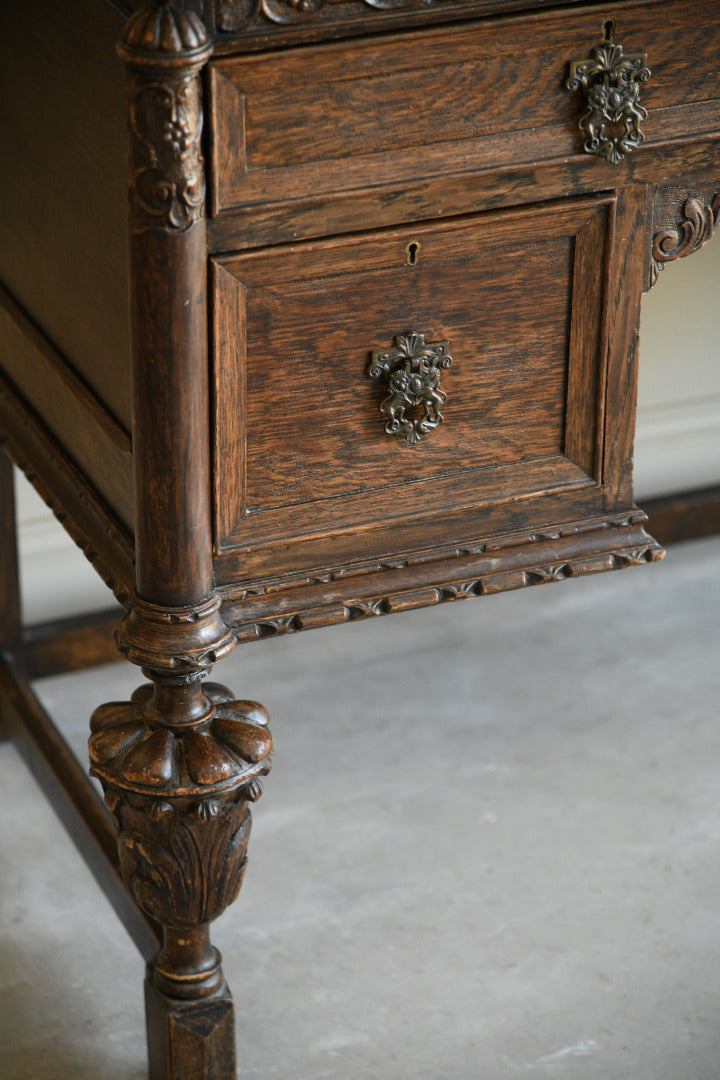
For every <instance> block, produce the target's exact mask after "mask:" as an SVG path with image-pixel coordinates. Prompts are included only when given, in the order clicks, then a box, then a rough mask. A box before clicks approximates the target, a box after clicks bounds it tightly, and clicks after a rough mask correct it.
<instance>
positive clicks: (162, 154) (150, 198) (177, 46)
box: [118, 2, 212, 232]
mask: <svg viewBox="0 0 720 1080" xmlns="http://www.w3.org/2000/svg"><path fill="white" fill-rule="evenodd" d="M118 53H119V55H120V57H121V58H122V59H123V60H124V61H125V64H126V68H127V91H128V106H129V122H130V161H129V188H130V220H131V226H132V228H133V230H134V231H136V232H142V231H144V230H146V229H153V228H159V229H165V230H168V231H171V232H183V231H185V230H187V229H189V228H190V227H191V226H192V225H193V224H194V223H195V222H196V221H198V220H200V219H201V218H202V216H203V213H204V206H205V176H204V163H203V158H202V153H201V136H202V124H203V110H202V96H201V85H200V80H199V78H198V73H199V71H200V69H201V68H202V67H203V65H204V64H205V63H206V61H207V59H208V57H209V56H210V54H211V53H212V45H211V44H210V42H209V41H208V38H207V34H206V32H205V28H204V26H203V24H202V22H201V21H200V19H199V18H198V17H197V15H194V14H193V13H192V12H190V11H182V10H180V9H178V8H175V7H173V6H172V4H171V3H169V2H167V3H159V4H158V5H157V6H156V7H154V8H152V9H147V8H143V9H141V10H140V11H138V12H136V13H135V15H134V16H133V17H132V18H131V19H130V20H129V22H128V24H127V26H126V29H125V33H124V35H123V38H122V40H121V42H120V44H119V45H118Z"/></svg>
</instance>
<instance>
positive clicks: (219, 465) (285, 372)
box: [215, 198, 614, 553]
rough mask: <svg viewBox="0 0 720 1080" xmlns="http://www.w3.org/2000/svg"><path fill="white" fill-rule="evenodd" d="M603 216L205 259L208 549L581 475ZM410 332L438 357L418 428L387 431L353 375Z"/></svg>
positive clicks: (596, 459)
mask: <svg viewBox="0 0 720 1080" xmlns="http://www.w3.org/2000/svg"><path fill="white" fill-rule="evenodd" d="M613 212H614V203H613V200H612V199H610V198H598V199H584V200H580V199H578V200H566V201H565V202H563V203H557V204H549V205H546V206H539V207H534V208H532V207H531V208H523V209H522V210H516V211H501V212H497V213H494V214H485V215H481V216H477V217H474V218H470V219H467V218H466V219H457V220H454V221H448V222H445V223H443V224H438V225H431V226H423V227H420V228H407V229H398V230H394V231H392V232H382V233H375V234H372V235H370V234H369V235H367V236H365V237H360V238H357V239H352V240H335V241H326V242H317V243H307V244H301V245H296V246H294V247H286V248H276V249H272V250H268V251H264V252H254V253H249V254H243V255H239V256H228V257H224V258H221V259H218V260H217V261H216V263H215V270H216V274H215V277H216V320H217V326H216V404H215V409H216V430H217V446H216V465H215V471H216V484H217V495H216V503H217V512H218V516H217V540H218V546H219V548H220V549H221V550H222V549H225V550H228V549H232V548H246V549H247V548H249V547H254V546H258V545H262V544H267V543H272V542H277V541H282V543H283V544H284V545H285V546H286V547H287V546H288V545H292V542H293V540H297V539H298V538H306V539H307V538H308V537H312V536H319V535H322V534H323V533H325V534H327V533H328V532H329V531H332V532H333V533H334V534H336V535H337V534H339V533H343V532H344V533H346V534H348V535H350V534H352V532H353V530H357V529H358V528H359V527H360V526H362V527H363V528H365V527H370V528H371V529H373V528H374V529H376V530H379V531H383V530H387V529H388V528H394V527H395V526H396V525H397V524H398V523H401V522H403V521H408V520H417V519H423V518H428V517H435V518H437V517H438V516H442V515H443V514H447V513H452V512H453V511H455V510H457V509H458V508H459V507H473V506H477V505H483V504H485V505H487V504H489V503H492V502H493V501H495V502H498V501H503V500H507V499H508V498H509V497H527V496H530V495H532V494H533V493H537V492H541V491H542V492H547V491H551V490H559V489H564V488H568V487H583V486H587V487H592V488H595V487H597V483H598V479H599V477H600V471H601V464H600V462H601V449H602V446H601V434H602V424H601V416H602V394H603V385H604V364H605V353H606V346H605V344H604V336H603V335H604V331H603V318H604V309H605V304H606V297H605V289H604V284H603V279H604V274H605V267H606V258H607V253H608V247H609V236H610V232H611V228H612V220H613ZM411 334H423V335H424V338H425V341H426V343H427V344H428V345H430V344H438V343H444V344H443V349H444V351H445V353H446V354H447V355H448V356H449V357H451V359H452V363H451V365H450V366H449V367H444V368H442V369H441V374H440V381H441V386H440V389H441V396H443V395H447V398H446V400H445V401H444V402H442V404H441V410H442V416H443V420H442V422H440V423H438V424H437V426H431V429H430V430H428V431H426V432H424V433H422V432H421V433H420V434H421V435H422V437H421V438H420V439H418V441H413V439H412V438H410V437H409V436H410V432H409V431H408V430H404V431H403V430H400V431H398V432H397V433H396V434H390V433H388V431H387V430H386V428H387V426H388V415H387V412H386V413H383V412H381V411H380V406H381V405H382V404H383V402H386V400H387V398H388V396H389V389H388V385H387V384H386V383H384V382H383V380H382V379H376V378H372V377H371V376H370V375H369V370H370V368H371V366H372V357H373V353H374V352H376V351H381V350H386V349H389V348H391V347H393V345H394V344H396V345H397V343H398V339H401V340H402V339H403V338H404V337H407V336H409V335H411ZM423 409H424V405H423V404H420V405H418V406H417V407H416V408H415V410H414V418H415V419H418V418H420V419H422V417H423V416H424V415H425V413H424V412H423ZM431 415H432V413H431ZM407 416H408V417H412V416H413V409H412V408H411V407H409V406H408V408H407ZM389 426H392V425H389ZM365 542H366V541H365V540H360V539H359V538H358V540H357V545H358V553H362V550H363V545H364V544H365ZM350 543H351V547H352V541H351V542H350Z"/></svg>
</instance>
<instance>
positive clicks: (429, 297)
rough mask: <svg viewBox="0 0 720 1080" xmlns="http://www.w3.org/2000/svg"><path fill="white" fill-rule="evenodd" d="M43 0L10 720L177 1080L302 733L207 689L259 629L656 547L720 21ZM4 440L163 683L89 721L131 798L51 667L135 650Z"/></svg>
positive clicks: (201, 1032) (711, 151)
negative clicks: (63, 582)
mask: <svg viewBox="0 0 720 1080" xmlns="http://www.w3.org/2000/svg"><path fill="white" fill-rule="evenodd" d="M9 6H10V8H11V10H7V11H5V12H4V13H3V24H4V25H3V35H2V41H1V43H0V53H1V54H2V55H1V56H0V70H1V71H2V79H3V80H4V86H3V91H2V93H1V94H0V100H1V101H2V118H1V120H2V127H1V130H2V140H3V161H4V164H3V170H2V179H1V181H0V184H1V185H2V196H3V198H2V203H3V207H4V211H5V212H4V214H3V216H2V224H1V225H0V280H2V283H3V292H2V301H1V305H0V434H1V437H2V441H3V444H4V447H5V450H6V451H7V454H8V455H9V457H8V458H5V457H3V462H2V466H1V467H0V501H1V502H2V506H3V524H4V539H3V543H2V547H1V548H0V556H1V558H2V596H3V604H2V608H1V609H0V643H1V644H2V646H3V660H2V668H1V669H0V683H1V688H2V691H3V696H2V718H3V722H4V724H5V726H6V728H7V730H8V731H9V732H11V733H12V734H14V736H15V737H16V738H17V740H18V744H19V746H20V747H21V749H23V751H24V752H25V754H26V757H27V758H28V760H29V761H30V763H31V764H32V766H33V768H34V770H35V772H36V774H37V776H38V778H39V780H40V782H41V784H42V786H43V788H44V789H45V791H46V792H47V793H48V795H49V796H50V797H51V798H52V799H53V801H54V802H55V804H56V805H57V807H58V810H59V812H60V813H61V814H62V816H63V818H64V820H65V821H66V823H67V824H68V825H69V827H70V828H71V829H72V830H73V832H74V834H75V837H76V840H77V842H78V844H79V845H80V846H81V848H82V850H83V851H84V853H85V854H86V856H87V858H88V860H89V861H90V863H91V865H92V867H93V869H94V870H95V872H96V874H97V875H98V877H99V879H100V880H101V882H102V883H103V885H104V887H105V889H106V891H107V893H108V895H109V897H110V898H111V900H112V901H113V903H114V904H115V906H116V907H117V909H118V911H119V912H120V913H121V915H122V917H123V919H124V920H125V922H126V925H127V926H128V928H129V930H130V931H131V933H132V934H133V936H134V937H135V939H136V941H137V943H138V945H139V947H140V948H141V950H142V952H143V954H144V955H145V956H146V958H147V960H148V976H147V979H146V1006H147V1018H148V1039H149V1048H150V1070H151V1075H152V1077H154V1078H166V1077H167V1078H173V1080H191V1078H192V1080H197V1078H205V1080H227V1078H229V1077H232V1076H234V1075H235V1050H234V1027H233V1015H232V1000H231V997H230V992H229V990H228V988H227V986H226V984H225V982H224V979H223V975H222V970H221V967H220V961H219V956H218V954H217V952H216V950H215V949H214V948H213V946H212V945H211V944H210V939H209V923H210V922H211V921H212V919H213V918H215V917H216V916H217V915H218V914H219V913H220V912H221V911H222V910H223V909H224V908H225V907H226V906H227V905H228V904H229V903H230V902H231V901H232V900H233V899H234V897H235V896H236V895H237V892H238V890H239V887H240V883H241V880H242V876H243V872H244V868H245V859H246V848H247V844H248V837H249V831H250V813H249V809H248V808H249V804H250V803H251V802H252V801H254V800H256V799H257V798H258V796H259V795H260V792H261V777H262V776H263V775H264V774H266V773H267V771H268V769H269V766H270V757H271V751H272V740H271V737H270V735H269V732H268V729H267V715H266V713H265V710H264V709H263V707H262V706H261V705H258V704H257V703H253V702H247V701H243V700H237V699H236V697H235V695H234V694H233V693H232V692H230V691H229V690H227V689H226V688H224V687H223V686H221V685H219V684H214V683H207V682H203V681H202V680H203V677H204V676H205V675H206V674H207V673H208V672H209V670H210V668H211V667H212V665H213V664H214V663H215V662H216V661H218V660H220V659H222V657H223V656H224V655H226V654H227V653H228V652H229V651H230V649H232V648H233V647H234V646H235V644H236V643H238V642H245V641H250V640H253V639H256V638H259V637H266V636H268V635H274V634H281V633H288V632H295V631H298V630H302V629H306V628H311V627H315V626H322V625H330V624H338V625H339V624H342V623H344V622H347V621H349V620H353V619H358V618H367V617H373V616H376V615H384V614H389V613H392V612H395V611H404V610H407V609H409V608H414V607H421V606H423V605H429V604H436V603H440V602H446V601H457V600H460V599H463V598H466V597H473V596H481V595H485V594H487V593H493V592H498V591H502V590H507V589H514V588H518V587H521V586H525V585H534V584H540V583H542V582H550V581H556V580H559V579H562V578H567V577H574V576H576V575H580V574H587V573H595V572H598V571H601V570H611V569H616V568H622V567H626V566H632V565H637V564H642V563H646V562H650V561H653V560H655V559H658V558H660V557H661V555H662V551H661V549H660V547H659V545H658V544H657V543H655V541H654V540H652V538H651V537H650V536H648V535H647V533H646V532H645V529H644V521H645V517H644V515H643V514H642V512H641V511H639V510H638V509H637V508H636V506H635V504H634V501H633V491H632V440H633V431H634V419H635V391H636V352H637V349H636V346H637V332H638V318H639V311H640V300H641V295H642V292H643V290H646V289H648V288H649V287H650V286H651V285H652V284H653V282H654V280H655V278H656V277H657V274H658V273H659V272H660V271H661V270H662V268H663V265H664V263H665V262H666V261H668V260H670V259H674V258H678V257H680V256H682V255H686V254H689V253H691V252H692V251H694V250H696V249H697V248H698V247H699V246H701V244H703V243H704V242H705V241H706V240H707V239H708V237H709V236H710V235H711V234H712V232H713V229H714V227H715V225H716V223H717V219H718V214H719V211H720V69H718V65H717V57H718V53H719V52H720V7H718V4H717V3H716V2H715V0H622V2H620V0H616V2H614V3H606V2H602V3H601V2H595V0H588V2H584V3H580V2H566V3H562V2H560V3H556V2H554V0H553V2H552V3H551V2H550V0H190V2H188V3H187V4H186V5H185V7H184V8H183V9H181V8H180V7H178V6H174V5H173V4H171V3H159V4H158V5H157V6H155V7H150V8H143V9H140V10H138V11H136V12H135V13H134V14H131V10H130V9H131V7H133V6H134V5H130V6H128V7H124V5H123V4H121V3H117V4H110V3H107V2H106V0H71V2H68V3H62V4H57V3H51V2H50V0H41V2H39V3H37V4H35V5H33V6H32V7H29V6H27V5H25V4H22V3H20V2H19V0H17V2H15V3H12V4H10V5H9ZM128 17H129V18H128ZM117 39H119V40H120V45H119V46H118V52H119V56H120V60H121V61H122V65H124V70H125V91H124V92H123V80H122V65H121V64H120V62H119V61H118V59H117V57H116V56H115V49H114V43H115V41H116V40H117ZM128 128H129V154H128V157H127V163H126V160H125V158H126V146H127V133H126V132H127V129H128ZM128 177H129V184H128ZM128 192H129V214H128ZM128 296H129V297H130V301H129V303H128ZM9 459H12V460H14V461H15V462H16V463H17V464H18V465H20V466H21V467H22V468H23V469H24V470H25V472H26V473H27V474H28V476H29V477H30V479H31V480H32V482H33V483H34V484H35V486H36V487H37V489H38V490H39V491H40V493H41V494H42V495H43V496H44V498H45V499H46V500H47V501H48V503H49V504H50V505H51V506H52V507H53V508H54V510H55V511H56V513H57V515H58V517H59V518H60V520H61V521H63V523H64V524H65V526H66V528H67V529H68V531H69V532H70V534H71V535H72V536H73V537H74V538H75V539H76V541H77V542H78V543H79V544H80V546H81V547H82V548H83V550H84V551H85V553H86V555H87V557H88V558H89V559H90V560H91V562H92V563H93V565H94V566H95V567H96V569H97V570H98V572H99V573H100V574H101V575H102V576H103V578H104V579H105V581H106V582H107V584H108V586H109V588H110V589H112V591H113V592H114V593H115V596H116V597H117V599H118V600H119V601H120V603H121V605H122V606H123V608H124V609H125V614H124V616H123V618H122V619H121V621H120V623H119V625H118V627H117V630H116V640H117V645H118V648H119V649H120V650H121V652H122V653H123V654H124V655H125V656H127V657H128V658H129V659H130V660H131V661H133V662H134V663H136V664H137V665H138V666H139V667H141V668H142V671H143V673H144V674H145V676H146V678H147V679H148V682H146V683H145V684H143V685H142V686H141V687H140V688H139V689H138V691H137V693H136V694H135V695H134V696H133V700H132V701H129V702H119V703H118V702H115V703H101V702H98V706H99V707H98V709H97V710H96V712H95V713H94V715H93V717H92V721H91V728H92V737H91V740H90V761H91V768H92V773H93V775H94V776H95V777H97V778H98V779H99V780H100V782H101V784H102V787H103V789H104V792H105V801H106V803H107V806H108V807H109V809H110V811H111V816H110V815H109V814H108V813H107V811H106V810H105V808H104V807H103V806H102V803H101V802H100V800H99V798H98V796H97V794H96V791H95V788H94V787H93V785H92V784H91V783H90V781H89V780H88V779H87V777H86V776H85V774H84V772H83V769H82V767H81V766H80V765H79V764H78V763H77V762H75V761H74V760H73V759H72V756H71V755H70V754H69V752H68V750H67V747H66V746H65V745H64V743H63V741H62V739H61V737H60V736H59V734H58V733H57V731H56V730H55V729H54V727H53V725H52V722H51V720H50V718H49V717H48V716H47V715H46V714H45V713H44V712H43V710H42V708H41V707H40V705H39V703H38V701H37V699H36V698H35V697H34V695H33V693H32V691H31V689H30V687H29V684H28V680H29V679H30V678H31V677H32V676H33V675H38V674H41V673H48V672H49V671H58V670H67V669H70V668H72V667H76V666H78V665H79V664H81V663H83V662H92V661H93V660H96V659H104V658H106V657H107V650H106V649H105V647H104V646H103V644H102V638H101V635H100V630H101V629H102V625H101V624H102V620H100V622H99V623H98V624H97V625H96V626H93V624H92V623H87V624H86V623H78V624H75V625H71V626H66V627H64V628H60V629H58V630H53V629H48V628H45V629H44V630H43V631H42V632H37V631H35V632H31V631H26V630H24V629H23V627H22V626H21V620H20V614H19V598H18V587H17V574H16V551H15V539H14V534H13V531H12V529H11V527H10V524H11V510H12V481H11V472H10V465H9ZM95 631H97V633H96V632H95ZM158 950H159V951H158Z"/></svg>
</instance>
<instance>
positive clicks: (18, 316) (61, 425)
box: [0, 288, 135, 533]
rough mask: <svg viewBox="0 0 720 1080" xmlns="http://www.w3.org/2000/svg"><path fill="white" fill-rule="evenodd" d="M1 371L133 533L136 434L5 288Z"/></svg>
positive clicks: (0, 295) (0, 305) (0, 308)
mask: <svg viewBox="0 0 720 1080" xmlns="http://www.w3.org/2000/svg"><path fill="white" fill-rule="evenodd" d="M0 372H2V373H4V375H5V376H6V377H7V379H8V381H9V382H11V383H12V384H13V386H14V387H15V389H16V391H17V393H18V394H19V395H20V396H21V397H23V398H24V399H25V400H26V401H32V407H33V411H34V412H35V413H36V414H37V416H38V418H39V419H40V420H41V421H42V423H43V424H44V425H45V426H46V427H47V428H48V430H49V431H50V432H52V435H53V437H54V438H55V439H56V440H57V442H58V445H59V446H61V447H62V449H63V452H64V453H65V454H66V455H67V456H68V457H69V458H70V459H71V460H72V461H73V462H74V463H75V465H76V466H77V467H78V468H79V469H80V470H81V471H82V472H83V473H84V474H85V475H86V476H87V478H88V480H89V481H90V483H91V484H92V485H93V487H94V488H95V489H96V490H97V492H98V494H99V495H100V497H101V498H102V499H103V501H104V502H105V503H106V504H107V506H108V508H109V509H110V511H111V512H112V513H113V514H114V515H115V516H116V517H117V518H118V520H119V521H121V522H122V524H123V526H124V528H125V529H126V530H127V531H128V533H132V531H133V527H134V516H135V515H134V505H133V486H132V458H131V447H130V436H129V434H128V433H127V431H125V429H124V428H122V427H121V426H120V425H119V424H118V423H117V422H116V421H115V419H114V418H113V416H112V415H111V414H110V413H109V412H108V411H107V410H106V409H105V407H104V406H103V405H102V403H101V402H100V401H99V399H98V398H97V397H96V396H95V394H94V393H93V392H92V391H91V390H90V388H89V387H88V386H87V384H86V383H84V382H83V381H82V380H81V379H80V378H79V377H78V376H77V375H76V373H75V372H74V370H73V369H72V367H71V366H70V365H69V364H68V363H67V362H66V361H65V360H64V358H63V357H62V356H60V355H59V354H58V353H57V352H56V351H55V349H54V348H53V347H52V345H51V344H50V342H49V341H48V340H47V339H46V338H45V337H44V336H43V335H42V334H41V333H40V332H39V331H38V330H37V329H36V328H35V327H34V326H33V324H32V323H31V322H30V320H29V319H28V318H27V317H26V315H25V314H24V313H23V312H22V311H21V310H20V309H19V308H18V307H17V305H16V304H14V303H13V301H12V300H11V298H10V297H9V296H8V295H7V294H6V293H5V292H4V291H3V290H2V288H0Z"/></svg>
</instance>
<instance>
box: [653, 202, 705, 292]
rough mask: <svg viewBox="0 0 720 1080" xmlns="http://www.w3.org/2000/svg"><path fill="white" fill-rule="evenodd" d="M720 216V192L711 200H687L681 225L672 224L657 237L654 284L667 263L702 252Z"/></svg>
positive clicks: (655, 242)
mask: <svg viewBox="0 0 720 1080" xmlns="http://www.w3.org/2000/svg"><path fill="white" fill-rule="evenodd" d="M719 219H720V192H719V193H718V194H717V195H715V197H714V198H713V199H712V200H711V201H710V202H708V203H706V202H703V200H702V199H699V198H695V197H691V198H689V199H686V201H685V203H684V205H683V208H682V217H681V218H680V220H679V221H678V222H677V224H675V225H668V226H666V227H665V228H662V229H660V230H658V232H656V233H655V234H654V236H653V240H652V250H651V262H650V285H651V286H652V285H654V284H655V282H656V281H657V279H658V275H659V273H660V271H661V270H663V269H664V267H665V263H668V262H674V260H675V259H682V258H684V256H686V255H692V254H693V253H694V252H695V251H699V249H700V248H701V247H703V245H704V244H706V243H707V242H708V240H709V239H710V237H711V236H712V235H713V233H714V231H715V228H716V226H717V224H718V220H719Z"/></svg>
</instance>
